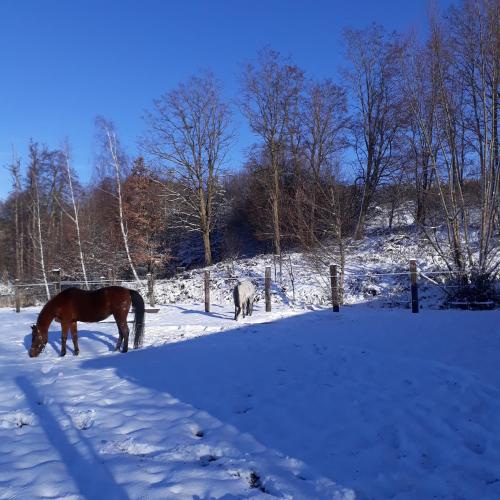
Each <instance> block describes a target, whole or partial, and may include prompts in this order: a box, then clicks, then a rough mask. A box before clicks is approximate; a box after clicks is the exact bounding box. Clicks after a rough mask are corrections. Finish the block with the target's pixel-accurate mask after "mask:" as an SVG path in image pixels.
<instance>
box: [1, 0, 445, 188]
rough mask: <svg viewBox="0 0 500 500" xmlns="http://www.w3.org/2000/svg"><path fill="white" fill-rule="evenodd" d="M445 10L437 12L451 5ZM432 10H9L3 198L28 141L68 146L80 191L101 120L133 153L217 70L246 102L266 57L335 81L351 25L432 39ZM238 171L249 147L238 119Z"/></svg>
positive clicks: (5, 3)
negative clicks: (176, 94)
mask: <svg viewBox="0 0 500 500" xmlns="http://www.w3.org/2000/svg"><path fill="white" fill-rule="evenodd" d="M448 3H449V0H440V2H438V4H439V5H440V6H442V5H443V4H448ZM428 5H429V2H428V1H427V0H410V1H405V0H373V1H369V0H358V1H354V0H351V1H337V0H330V1H327V0H314V1H313V0H310V1H307V0H300V1H299V0H289V1H285V0H252V1H250V0H248V1H247V0H241V1H237V0H233V1H229V0H220V1H218V0H212V1H208V0H206V1H201V0H192V1H188V0H184V1H177V0H171V1H167V0H164V1H160V0H142V1H140V0H120V1H118V0H115V1H112V0H100V1H96V0H86V1H83V0H72V1H70V0H66V1H64V0H58V1H56V0H43V1H42V0H40V1H35V0H32V1H25V0H1V1H0V74H1V79H0V198H3V197H5V195H6V194H7V192H8V190H9V189H10V179H9V175H8V173H7V172H6V170H5V168H4V166H5V165H6V164H8V162H9V159H10V157H11V150H12V147H15V149H16V151H17V152H18V154H19V156H21V158H22V159H25V158H26V150H27V144H28V141H29V139H30V138H33V139H34V140H36V141H38V142H41V143H46V144H48V145H49V146H50V147H58V146H60V144H61V143H62V141H63V140H64V139H65V138H67V139H68V140H69V142H70V144H71V146H72V150H73V164H74V166H75V167H76V168H77V170H78V172H79V174H80V177H81V179H82V180H83V181H87V180H88V179H89V177H90V175H91V172H92V169H93V163H94V156H95V152H96V144H95V129H94V120H95V117H96V116H97V115H99V114H100V115H103V116H105V117H106V118H108V119H111V120H112V121H113V122H114V123H115V125H116V127H117V131H118V134H119V136H120V138H121V141H122V143H123V144H124V145H125V146H126V149H127V151H128V152H129V153H130V154H134V153H136V152H137V137H138V136H139V135H140V134H141V133H143V132H144V129H145V126H144V122H143V120H142V115H143V113H144V110H145V109H148V108H150V106H151V102H152V100H153V99H154V98H156V97H158V96H160V95H161V94H162V93H164V92H165V91H167V90H169V89H171V88H173V87H175V86H176V85H177V84H178V83H179V82H180V81H182V80H184V79H186V78H187V77H189V76H190V75H191V74H193V73H195V72H196V71H198V70H200V69H206V68H210V69H212V70H213V72H214V73H215V74H216V76H217V77H218V78H219V79H220V80H221V81H222V82H223V83H224V85H225V90H224V92H225V95H226V96H227V98H228V99H232V98H234V97H235V96H236V95H237V91H238V83H237V77H238V74H239V70H240V67H241V64H242V63H244V62H245V61H247V60H249V59H252V58H254V57H255V54H256V53H257V51H258V50H259V49H260V48H262V47H264V46H271V47H272V48H274V49H276V50H278V51H280V52H281V53H283V54H285V55H289V56H291V57H292V59H293V60H294V61H295V62H296V63H297V64H298V65H299V66H301V67H302V68H303V69H304V70H305V71H306V73H307V74H308V75H309V76H314V77H326V76H331V77H334V78H335V77H336V75H337V74H338V69H339V67H340V66H341V65H342V64H343V59H342V45H341V33H342V29H343V28H344V27H346V26H351V27H363V26H365V25H367V24H369V23H370V22H373V21H375V22H378V23H380V24H383V25H384V26H386V27H387V28H389V29H396V30H400V31H405V30H407V29H410V28H413V29H415V30H416V31H417V32H419V33H422V32H424V31H425V25H426V16H427V9H428ZM235 119H236V123H237V129H238V130H239V131H240V137H239V140H238V141H237V142H236V143H235V145H234V148H233V151H232V155H231V158H232V162H231V165H232V167H233V168H239V166H240V165H241V162H242V159H243V156H244V153H243V151H244V148H245V147H246V146H248V145H249V144H250V143H251V141H252V137H251V135H250V133H249V131H248V130H247V128H246V126H245V124H244V123H243V120H242V119H241V118H240V117H239V116H238V114H237V113H236V116H235Z"/></svg>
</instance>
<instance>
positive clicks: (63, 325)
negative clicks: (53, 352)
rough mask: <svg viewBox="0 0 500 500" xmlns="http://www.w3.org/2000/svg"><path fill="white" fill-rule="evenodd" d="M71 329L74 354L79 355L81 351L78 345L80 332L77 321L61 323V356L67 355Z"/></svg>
mask: <svg viewBox="0 0 500 500" xmlns="http://www.w3.org/2000/svg"><path fill="white" fill-rule="evenodd" d="M70 329H71V337H72V339H73V347H74V349H75V350H74V355H75V356H77V355H78V353H79V352H80V348H79V347H78V334H77V329H76V321H73V322H71V323H70V324H68V323H61V356H66V342H67V340H68V330H70Z"/></svg>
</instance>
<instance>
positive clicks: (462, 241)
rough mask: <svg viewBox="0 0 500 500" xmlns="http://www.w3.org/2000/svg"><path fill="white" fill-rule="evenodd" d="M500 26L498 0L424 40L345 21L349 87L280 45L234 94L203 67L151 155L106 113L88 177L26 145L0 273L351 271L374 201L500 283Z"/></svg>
mask: <svg viewBox="0 0 500 500" xmlns="http://www.w3.org/2000/svg"><path fill="white" fill-rule="evenodd" d="M499 19H500V2H498V0H480V1H473V0H466V1H464V2H462V3H461V4H460V5H459V6H452V7H450V8H449V9H448V10H447V11H446V12H445V13H444V14H440V15H438V14H434V15H433V14H431V15H430V16H429V25H428V28H427V33H426V37H425V39H423V40H422V39H420V38H419V37H417V36H416V35H414V34H412V33H396V32H390V31H388V30H387V29H385V28H384V27H383V26H380V25H375V24H374V25H370V26H368V27H366V28H364V29H360V30H358V29H345V30H344V34H343V47H342V48H339V50H343V51H344V52H345V67H343V68H342V69H341V71H339V75H340V76H339V77H337V78H336V79H333V78H332V79H324V80H316V79H312V78H310V77H309V76H308V75H307V74H306V72H305V71H304V70H303V69H302V68H300V67H298V66H297V65H296V64H295V63H294V62H293V60H292V59H290V58H289V57H286V56H284V55H282V54H280V53H278V52H277V51H275V50H273V49H272V48H269V47H267V48H264V49H262V50H261V51H260V52H259V53H258V54H256V55H255V58H254V59H253V60H251V61H247V62H246V63H245V64H244V65H243V66H242V70H241V74H240V75H239V77H238V84H239V92H238V95H236V96H235V97H234V99H233V100H229V99H225V98H224V91H223V87H222V82H220V81H219V80H218V79H217V77H216V75H214V74H213V73H211V72H210V71H208V70H207V71H203V72H200V73H198V74H195V75H193V76H192V77H191V78H189V79H188V80H186V81H183V82H180V83H179V84H178V86H177V87H176V88H173V89H166V92H165V93H164V94H163V95H161V96H159V97H158V98H157V99H156V100H155V101H154V102H153V103H152V105H151V106H150V109H149V110H148V112H147V114H146V116H145V119H144V129H145V131H146V132H145V133H144V134H143V136H142V137H140V138H138V144H139V150H140V152H141V153H140V156H137V157H129V156H128V155H127V154H126V152H125V148H123V147H122V145H121V143H120V137H119V130H118V129H116V128H115V126H114V125H113V122H112V121H111V120H110V119H109V118H107V117H106V118H104V117H98V118H96V122H95V129H96V137H97V142H98V154H97V155H96V158H95V165H94V173H93V176H92V181H91V182H89V183H82V182H81V181H80V180H79V178H78V173H77V171H76V169H75V168H74V166H73V164H72V155H71V144H70V142H67V143H65V144H64V145H63V146H58V147H57V148H54V147H53V146H49V145H45V144H41V143H39V142H37V140H36V138H33V140H32V141H31V142H30V143H29V144H27V145H15V146H16V148H17V149H16V151H19V152H18V153H13V154H12V160H11V161H10V163H9V164H8V165H5V167H6V168H8V169H9V171H10V173H11V178H12V188H11V191H10V194H9V195H8V197H7V198H6V199H5V200H4V201H2V202H0V272H3V273H4V276H7V277H8V279H10V280H13V279H18V280H20V282H22V283H30V282H37V283H44V282H45V283H46V282H48V281H50V279H51V276H50V275H51V271H52V270H53V269H55V268H58V269H61V272H62V276H63V279H72V280H80V281H82V282H84V283H85V282H88V281H90V280H92V279H95V278H96V277H99V276H102V275H106V276H108V275H109V276H114V277H118V278H123V279H136V280H137V279H139V278H143V277H144V275H145V274H146V273H148V272H151V273H154V274H155V275H156V276H158V277H168V276H171V275H173V274H175V273H176V271H177V270H178V269H179V268H183V269H185V268H190V267H196V266H203V265H210V264H212V263H214V262H217V261H220V260H223V259H226V258H237V257H238V256H243V255H248V254H251V253H255V252H269V253H272V254H274V255H277V256H281V255H283V253H284V252H286V251H288V250H290V249H294V250H299V251H304V252H310V253H314V254H315V255H318V258H321V259H323V260H324V261H325V262H331V261H335V262H338V263H339V264H340V269H341V272H342V270H343V269H344V266H345V262H346V260H347V259H348V258H349V246H350V244H351V242H353V241H356V240H360V239H362V238H363V237H364V235H365V231H366V228H367V225H368V224H369V222H370V219H371V218H373V216H374V215H375V214H376V213H377V210H379V209H380V208H382V209H383V210H384V211H385V212H386V213H387V214H388V220H389V224H388V226H389V227H388V229H391V226H392V224H393V214H394V213H395V211H396V210H399V209H401V208H402V207H403V208H404V209H405V210H406V211H407V212H408V215H409V217H411V220H412V223H413V224H414V227H415V228H416V230H417V231H418V232H419V234H420V236H421V238H422V240H423V241H425V242H426V244H427V245H429V247H430V248H432V250H433V252H435V254H436V255H437V256H439V258H440V260H441V262H442V267H443V269H446V270H448V271H450V272H453V273H455V275H456V276H458V277H459V280H460V281H461V282H463V283H470V282H476V283H479V284H486V285H485V286H488V285H487V284H488V283H492V282H493V281H494V280H495V279H498V273H499V269H500V255H499V252H500V245H499V240H500V163H499V138H498V129H499V111H498V106H499V97H500V86H499V83H500V68H499V63H500V25H499V22H498V20H499ZM236 117H241V119H243V120H245V121H246V123H247V124H248V126H249V128H250V130H251V131H252V133H253V137H254V138H255V141H254V143H253V144H248V145H247V149H246V157H245V161H244V163H243V164H242V165H238V164H236V165H235V164H232V163H231V162H230V161H229V155H230V151H231V148H232V147H233V145H234V141H235V133H236V132H235V130H236V127H235V120H236ZM61 136H62V137H64V130H62V131H61ZM19 148H21V149H19Z"/></svg>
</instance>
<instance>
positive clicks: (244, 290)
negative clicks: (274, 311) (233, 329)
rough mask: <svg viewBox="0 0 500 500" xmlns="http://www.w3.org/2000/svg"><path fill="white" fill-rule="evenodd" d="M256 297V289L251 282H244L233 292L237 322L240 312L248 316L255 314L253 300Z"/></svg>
mask: <svg viewBox="0 0 500 500" xmlns="http://www.w3.org/2000/svg"><path fill="white" fill-rule="evenodd" d="M254 295H255V287H254V286H253V284H252V283H251V282H250V281H242V282H240V283H238V284H237V285H236V286H235V287H234V290H233V298H234V319H235V320H237V319H238V316H239V315H240V312H242V313H243V317H245V314H246V315H247V316H251V315H252V312H253V300H254Z"/></svg>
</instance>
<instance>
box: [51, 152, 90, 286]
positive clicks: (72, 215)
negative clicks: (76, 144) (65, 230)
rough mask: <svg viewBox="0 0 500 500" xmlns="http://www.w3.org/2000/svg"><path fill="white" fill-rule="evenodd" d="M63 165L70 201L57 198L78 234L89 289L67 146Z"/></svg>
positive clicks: (84, 273)
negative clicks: (67, 206)
mask: <svg viewBox="0 0 500 500" xmlns="http://www.w3.org/2000/svg"><path fill="white" fill-rule="evenodd" d="M61 156H62V164H63V168H64V178H65V184H66V188H67V197H68V200H65V199H60V198H61V197H60V196H56V199H57V202H58V205H59V207H60V209H61V210H62V211H63V213H64V214H65V215H66V217H68V219H69V220H70V221H71V222H72V223H73V225H74V227H75V232H76V244H77V247H78V259H79V261H80V267H81V270H82V276H83V281H84V283H85V288H87V289H88V288H89V283H88V278H87V269H86V266H85V257H84V252H83V243H82V232H81V217H80V206H79V202H78V200H77V199H76V196H75V188H74V173H73V171H72V169H71V166H70V153H69V147H68V145H66V146H65V147H64V148H63V151H62V152H61ZM66 203H67V204H68V205H69V209H67V208H66Z"/></svg>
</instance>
